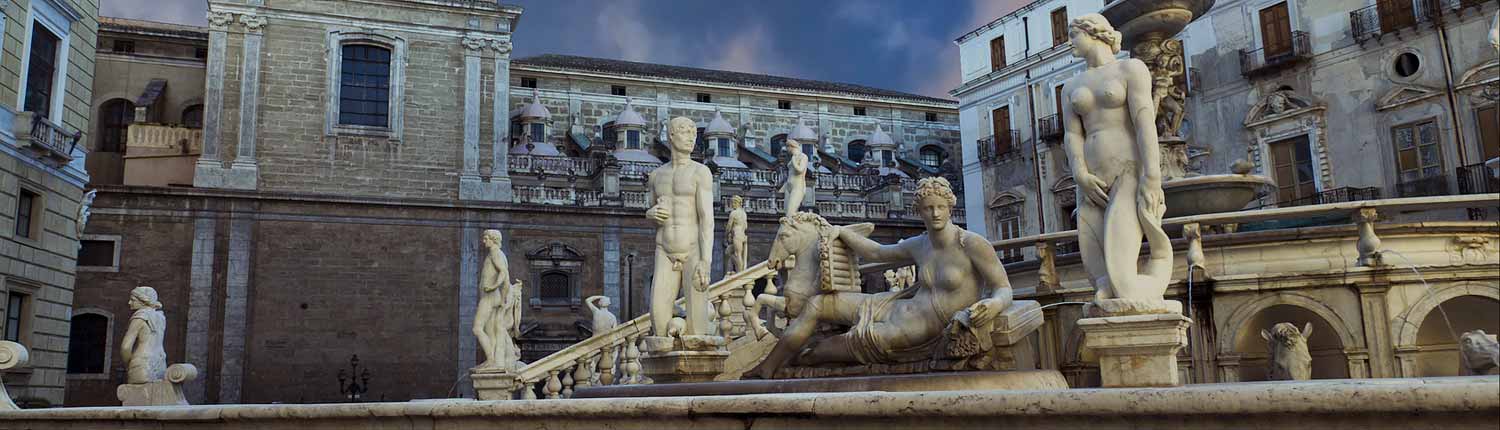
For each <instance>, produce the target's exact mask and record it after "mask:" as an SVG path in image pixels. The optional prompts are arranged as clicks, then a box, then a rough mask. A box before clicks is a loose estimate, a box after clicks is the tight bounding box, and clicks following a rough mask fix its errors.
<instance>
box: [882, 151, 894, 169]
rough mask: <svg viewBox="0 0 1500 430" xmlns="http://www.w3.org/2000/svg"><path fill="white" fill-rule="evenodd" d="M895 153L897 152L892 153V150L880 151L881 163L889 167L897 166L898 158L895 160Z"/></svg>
mask: <svg viewBox="0 0 1500 430" xmlns="http://www.w3.org/2000/svg"><path fill="white" fill-rule="evenodd" d="M895 155H896V154H894V153H892V152H891V151H890V150H883V151H880V163H881V165H882V166H888V167H889V166H895V165H896V160H895V158H896V157H895Z"/></svg>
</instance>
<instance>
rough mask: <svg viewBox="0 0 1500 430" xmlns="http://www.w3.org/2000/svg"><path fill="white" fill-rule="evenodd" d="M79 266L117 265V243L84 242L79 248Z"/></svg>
mask: <svg viewBox="0 0 1500 430" xmlns="http://www.w3.org/2000/svg"><path fill="white" fill-rule="evenodd" d="M78 265H79V266H90V267H112V266H114V265H115V241H113V240H83V241H79V246H78Z"/></svg>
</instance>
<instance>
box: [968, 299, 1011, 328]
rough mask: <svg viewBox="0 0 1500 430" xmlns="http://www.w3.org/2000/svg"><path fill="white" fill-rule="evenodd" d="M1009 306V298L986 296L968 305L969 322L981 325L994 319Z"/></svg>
mask: <svg viewBox="0 0 1500 430" xmlns="http://www.w3.org/2000/svg"><path fill="white" fill-rule="evenodd" d="M1008 307H1010V300H1005V299H996V298H988V299H984V300H980V301H978V302H975V303H974V304H972V305H969V322H970V323H972V324H974V326H976V327H983V326H986V325H989V324H990V323H991V322H993V321H995V318H996V317H999V316H1000V312H1001V311H1004V310H1005V308H1008Z"/></svg>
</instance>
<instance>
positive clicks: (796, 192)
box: [781, 139, 807, 216]
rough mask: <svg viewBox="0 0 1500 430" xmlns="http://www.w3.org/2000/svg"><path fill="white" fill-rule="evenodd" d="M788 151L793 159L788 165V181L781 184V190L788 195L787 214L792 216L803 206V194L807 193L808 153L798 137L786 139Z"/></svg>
mask: <svg viewBox="0 0 1500 430" xmlns="http://www.w3.org/2000/svg"><path fill="white" fill-rule="evenodd" d="M786 151H787V153H789V154H791V160H790V161H788V162H787V165H786V182H784V183H782V184H781V192H782V193H783V195H784V196H785V197H786V216H792V215H793V214H796V213H797V208H799V207H801V206H802V196H804V195H806V194H807V154H806V153H804V152H802V142H799V141H797V139H787V140H786Z"/></svg>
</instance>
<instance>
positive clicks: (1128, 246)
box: [1102, 172, 1142, 298]
mask: <svg viewBox="0 0 1500 430" xmlns="http://www.w3.org/2000/svg"><path fill="white" fill-rule="evenodd" d="M1136 182H1137V180H1136V177H1135V172H1125V173H1122V174H1120V175H1119V176H1118V177H1116V178H1115V183H1114V185H1112V186H1110V188H1109V194H1110V195H1109V207H1108V208H1106V209H1105V212H1104V231H1106V232H1108V234H1106V235H1105V236H1104V246H1103V247H1102V249H1103V250H1104V269H1105V271H1107V272H1108V273H1109V275H1108V276H1109V285H1110V289H1111V290H1113V291H1114V296H1115V297H1119V298H1127V297H1131V296H1134V295H1135V292H1136V291H1135V290H1136V286H1135V285H1132V284H1134V283H1135V282H1136V272H1137V270H1138V267H1139V265H1140V263H1139V261H1138V260H1140V257H1141V242H1142V236H1141V234H1142V233H1141V221H1140V218H1139V216H1138V215H1137V214H1136V201H1135V199H1136V191H1137V190H1136V188H1137V187H1136Z"/></svg>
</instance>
